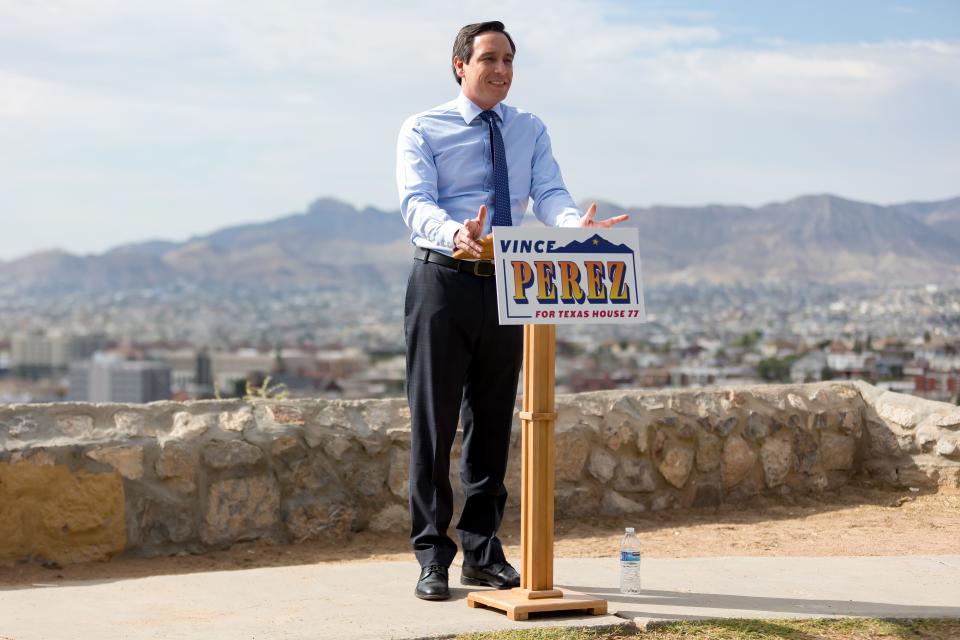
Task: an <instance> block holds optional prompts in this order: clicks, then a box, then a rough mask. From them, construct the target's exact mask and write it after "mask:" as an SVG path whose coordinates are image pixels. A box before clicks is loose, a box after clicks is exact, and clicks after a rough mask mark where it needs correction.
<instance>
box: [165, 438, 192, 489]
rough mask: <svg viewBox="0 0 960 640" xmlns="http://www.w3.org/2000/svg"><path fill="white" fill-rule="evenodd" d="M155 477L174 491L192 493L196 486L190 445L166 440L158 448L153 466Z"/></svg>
mask: <svg viewBox="0 0 960 640" xmlns="http://www.w3.org/2000/svg"><path fill="white" fill-rule="evenodd" d="M154 469H155V470H156V472H157V477H159V478H160V479H161V480H164V484H165V485H166V486H168V487H169V488H171V489H173V490H174V491H179V492H181V493H192V492H193V491H194V490H195V489H196V488H197V485H196V482H195V480H194V478H195V477H196V465H195V460H194V454H193V453H192V451H191V449H190V447H189V446H188V445H186V444H184V443H182V442H168V443H166V445H164V447H163V449H161V450H160V455H159V457H158V458H157V463H156V465H155V466H154Z"/></svg>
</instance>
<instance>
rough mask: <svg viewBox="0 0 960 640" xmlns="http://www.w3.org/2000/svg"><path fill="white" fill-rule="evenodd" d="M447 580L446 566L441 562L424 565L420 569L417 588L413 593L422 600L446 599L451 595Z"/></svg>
mask: <svg viewBox="0 0 960 640" xmlns="http://www.w3.org/2000/svg"><path fill="white" fill-rule="evenodd" d="M447 580H448V578H447V568H446V567H444V566H442V565H439V564H432V565H430V566H429V567H424V568H423V569H422V570H421V571H420V578H419V579H418V580H417V588H416V589H415V590H414V592H413V593H414V595H415V596H417V597H418V598H420V599H421V600H446V599H447V598H449V597H450V589H449V587H447Z"/></svg>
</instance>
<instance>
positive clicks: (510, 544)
mask: <svg viewBox="0 0 960 640" xmlns="http://www.w3.org/2000/svg"><path fill="white" fill-rule="evenodd" d="M511 516H512V517H511ZM518 517H519V516H518V515H517V514H515V513H514V514H508V519H507V521H506V522H505V523H504V525H503V527H502V528H501V539H502V540H503V542H504V546H505V548H506V552H507V557H508V558H509V559H511V560H513V561H514V562H518V561H519V557H520V549H519V543H520V535H519V521H518V520H516V518H518ZM626 526H632V527H635V528H636V529H637V534H638V536H639V537H640V543H641V547H642V550H643V553H644V555H645V556H647V557H653V558H693V557H703V556H736V555H749V556H833V555H850V556H876V555H934V554H960V491H957V490H952V491H940V492H939V493H922V492H910V491H904V492H894V491H887V490H882V489H876V488H872V487H869V486H862V485H851V486H847V487H844V488H843V489H841V490H838V491H835V492H831V493H825V494H822V495H819V496H804V497H794V498H792V499H790V500H789V501H788V500H785V499H783V498H778V499H777V500H772V499H767V498H756V499H755V500H753V501H752V502H750V503H747V504H743V505H738V506H730V505H724V506H722V507H720V508H718V509H689V510H671V511H663V512H658V513H649V514H641V515H638V516H631V517H629V518H611V519H589V520H586V519H584V520H560V521H558V522H557V523H556V544H555V547H554V555H555V556H556V557H558V558H571V557H611V558H612V557H614V555H615V553H616V551H617V549H618V546H619V540H620V537H621V536H622V534H623V528H624V527H626ZM412 559H413V555H412V553H411V552H410V548H409V544H408V542H407V537H406V533H405V532H397V533H395V534H379V533H372V532H368V531H364V532H361V533H359V534H357V535H355V536H353V537H352V538H351V539H350V540H348V541H345V542H338V543H330V542H327V543H322V542H308V543H303V544H299V545H275V544H268V543H264V542H254V543H242V544H237V545H234V546H233V547H232V548H231V549H228V550H225V551H216V552H211V553H207V554H204V555H198V556H192V555H188V554H186V555H180V556H174V557H163V558H151V559H142V558H123V557H120V558H114V559H113V560H111V561H109V562H96V563H86V564H76V565H68V566H64V567H61V566H59V565H56V564H50V565H48V566H46V567H43V566H39V565H18V566H15V567H9V568H0V586H4V585H7V586H13V585H25V584H37V583H51V582H56V581H60V580H99V579H107V578H109V579H113V580H116V579H122V578H135V577H140V576H147V575H161V574H182V573H193V572H198V571H229V570H233V569H248V568H252V567H269V566H286V565H302V564H312V563H319V562H371V561H379V560H412ZM458 560H459V558H458ZM456 562H458V561H455V563H456Z"/></svg>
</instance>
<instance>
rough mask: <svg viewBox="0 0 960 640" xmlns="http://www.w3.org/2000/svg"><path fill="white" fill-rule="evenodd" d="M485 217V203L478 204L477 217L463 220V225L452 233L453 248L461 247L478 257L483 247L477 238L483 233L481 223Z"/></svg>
mask: <svg viewBox="0 0 960 640" xmlns="http://www.w3.org/2000/svg"><path fill="white" fill-rule="evenodd" d="M486 218H487V205H485V204H482V205H480V212H479V213H477V217H476V218H472V219H470V220H466V221H464V223H463V226H462V227H460V228H459V229H457V232H456V233H454V234H453V248H454V250H457V249H461V250H463V251H466V252H467V253H468V254H470V255H471V256H473V257H474V258H479V257H480V253H481V252H482V251H483V247H481V246H480V243H479V242H477V240H479V239H480V234H481V233H483V223H484V221H485V220H486Z"/></svg>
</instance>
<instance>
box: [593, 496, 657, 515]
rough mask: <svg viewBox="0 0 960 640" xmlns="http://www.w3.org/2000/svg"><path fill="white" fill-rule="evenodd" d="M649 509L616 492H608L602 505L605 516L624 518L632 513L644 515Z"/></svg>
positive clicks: (601, 509) (601, 508) (601, 510)
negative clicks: (623, 516)
mask: <svg viewBox="0 0 960 640" xmlns="http://www.w3.org/2000/svg"><path fill="white" fill-rule="evenodd" d="M646 510H647V508H646V507H645V506H644V505H642V504H640V503H639V502H635V501H633V500H631V499H630V498H627V497H625V496H622V495H620V494H619V493H617V492H616V491H607V492H606V493H605V494H604V496H603V500H602V501H601V503H600V512H601V513H602V514H603V515H605V516H622V515H627V514H631V513H643V512H644V511H646Z"/></svg>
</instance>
